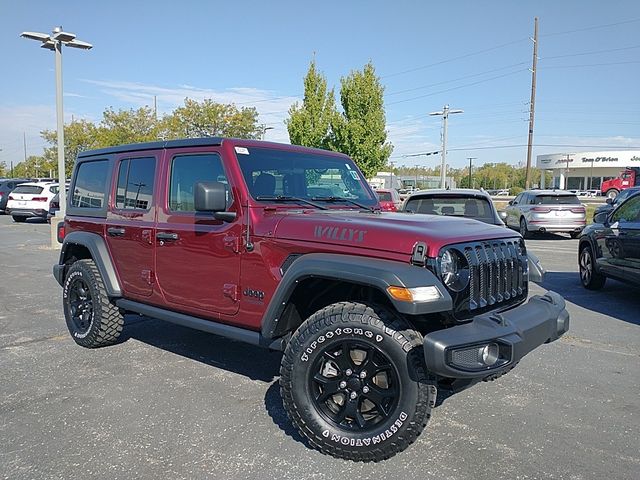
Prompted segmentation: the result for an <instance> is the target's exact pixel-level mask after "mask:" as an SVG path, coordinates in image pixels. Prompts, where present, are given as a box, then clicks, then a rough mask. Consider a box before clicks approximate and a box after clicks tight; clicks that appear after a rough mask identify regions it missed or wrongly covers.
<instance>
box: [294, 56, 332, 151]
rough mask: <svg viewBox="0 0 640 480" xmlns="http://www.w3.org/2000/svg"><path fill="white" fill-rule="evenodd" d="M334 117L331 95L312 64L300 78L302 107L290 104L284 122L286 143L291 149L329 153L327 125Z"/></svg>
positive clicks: (328, 129) (329, 126) (324, 80)
mask: <svg viewBox="0 0 640 480" xmlns="http://www.w3.org/2000/svg"><path fill="white" fill-rule="evenodd" d="M337 115H338V112H337V110H336V102H335V94H334V91H333V89H331V91H327V80H326V78H325V77H324V76H323V75H321V74H320V73H319V72H318V71H317V70H316V62H315V60H312V61H311V64H310V65H309V70H308V71H307V75H306V76H305V77H304V99H303V101H302V105H300V104H299V103H298V102H296V103H294V104H293V105H292V106H291V108H290V109H289V118H288V119H287V120H286V121H285V124H286V125H287V130H288V131H289V141H291V143H292V144H294V145H302V146H305V147H315V148H325V149H331V148H332V143H333V142H332V141H331V125H332V123H334V121H335V119H336V117H337Z"/></svg>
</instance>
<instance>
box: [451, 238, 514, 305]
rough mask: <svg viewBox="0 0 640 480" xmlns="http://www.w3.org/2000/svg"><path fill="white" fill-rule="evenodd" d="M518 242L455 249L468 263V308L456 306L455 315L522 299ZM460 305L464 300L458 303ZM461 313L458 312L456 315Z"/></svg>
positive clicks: (476, 243)
mask: <svg viewBox="0 0 640 480" xmlns="http://www.w3.org/2000/svg"><path fill="white" fill-rule="evenodd" d="M519 242H520V240H517V239H513V240H491V241H486V242H474V243H470V244H466V245H461V246H460V247H459V249H460V251H461V252H462V253H463V254H464V256H465V258H466V259H467V262H468V263H469V287H468V289H467V292H466V293H467V295H468V297H467V298H468V304H467V305H468V306H467V305H464V307H466V308H464V307H463V305H460V307H463V308H460V309H459V310H458V311H459V313H464V310H467V311H468V312H469V313H472V312H473V313H476V310H482V309H484V308H486V307H491V306H494V305H496V306H497V305H500V304H502V303H508V302H509V301H515V300H517V299H519V297H522V295H523V294H525V295H526V293H527V287H526V278H525V269H524V265H525V263H524V262H527V257H526V254H523V253H521V250H520V245H519ZM461 300H463V303H466V301H465V300H467V299H461ZM460 310H462V311H460Z"/></svg>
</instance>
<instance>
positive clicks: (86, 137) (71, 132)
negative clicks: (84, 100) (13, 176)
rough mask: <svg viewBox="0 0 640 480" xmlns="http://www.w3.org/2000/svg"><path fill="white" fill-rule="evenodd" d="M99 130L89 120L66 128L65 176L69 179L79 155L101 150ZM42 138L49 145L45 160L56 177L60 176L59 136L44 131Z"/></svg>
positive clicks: (77, 122)
mask: <svg viewBox="0 0 640 480" xmlns="http://www.w3.org/2000/svg"><path fill="white" fill-rule="evenodd" d="M97 133H98V128H97V127H96V126H95V124H93V123H92V122H90V121H88V120H75V121H73V122H71V123H68V124H66V125H65V126H64V157H65V175H66V177H67V178H68V177H69V176H70V175H71V172H72V171H73V165H74V163H75V160H76V157H77V156H78V153H80V152H82V151H84V150H91V149H94V148H99V147H101V146H106V145H101V144H100V143H99V142H98V138H97ZM40 136H41V137H42V138H43V139H44V140H45V141H46V142H47V143H48V144H49V146H48V147H46V148H45V150H44V159H45V162H46V163H47V165H49V168H51V169H53V171H54V172H55V173H54V177H57V176H58V134H57V132H56V131H55V130H43V131H42V132H40Z"/></svg>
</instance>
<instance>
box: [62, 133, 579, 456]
mask: <svg viewBox="0 0 640 480" xmlns="http://www.w3.org/2000/svg"><path fill="white" fill-rule="evenodd" d="M59 238H63V246H62V250H61V253H60V260H59V262H58V264H57V265H55V266H54V269H53V271H54V275H55V277H56V279H57V281H58V282H59V283H60V285H61V286H62V288H63V306H64V315H65V319H66V323H67V326H68V328H69V331H70V333H71V335H72V336H73V339H74V340H75V341H76V343H78V344H79V345H81V346H83V347H88V348H94V347H102V346H105V345H110V344H113V343H115V342H117V340H118V337H119V335H120V334H121V332H122V329H123V324H124V318H123V316H124V314H125V313H127V312H134V313H137V314H141V315H147V316H150V317H154V318H158V319H162V320H166V321H169V322H174V323H177V324H180V325H185V326H189V327H193V328H196V329H199V330H202V331H205V332H209V333H214V334H217V335H222V336H225V337H228V338H230V339H233V340H238V341H242V342H247V343H250V344H253V345H259V346H263V347H267V348H270V349H273V350H280V351H283V356H282V364H281V370H280V374H281V377H280V386H281V395H282V399H283V403H284V407H285V409H286V410H287V412H288V415H289V417H290V419H291V421H292V422H293V424H294V425H295V426H296V427H297V429H298V430H299V431H300V433H301V434H302V435H303V436H304V437H305V438H306V439H307V440H308V442H309V444H311V445H312V446H314V447H316V448H318V449H319V450H321V451H322V452H324V453H327V454H330V455H333V456H336V457H341V458H345V459H350V460H358V461H378V460H382V459H385V458H388V457H391V456H392V455H394V454H396V453H398V452H400V451H402V450H404V449H405V448H407V446H408V445H410V444H411V443H412V442H414V441H415V440H416V438H417V437H418V435H419V434H420V432H421V431H422V429H423V428H424V427H425V426H426V423H427V421H428V419H429V417H430V415H431V409H432V408H433V407H434V406H435V405H436V395H437V389H445V391H454V392H455V391H459V390H460V389H463V388H466V387H469V386H471V385H473V384H474V383H476V382H478V381H481V380H493V379H495V378H497V377H499V376H501V375H502V374H504V373H506V372H507V371H509V370H510V369H512V368H513V367H514V366H515V365H516V364H517V363H518V361H519V360H520V359H521V358H522V357H523V356H525V355H526V354H527V353H528V352H530V351H532V350H533V349H535V348H537V347H538V346H539V345H541V344H543V343H548V342H551V341H554V340H556V339H558V338H559V337H560V336H561V335H562V334H563V333H565V332H566V331H567V330H568V328H569V314H568V313H567V311H566V309H565V302H564V300H563V299H562V297H560V296H559V295H558V294H556V293H554V292H547V293H546V294H544V295H542V296H534V297H532V298H531V299H529V300H528V301H527V296H528V281H529V278H528V276H529V271H528V262H527V253H526V250H525V244H524V242H523V240H522V238H521V237H520V236H519V235H518V234H517V233H515V232H511V231H508V230H505V229H504V228H501V227H497V226H493V225H489V224H486V223H481V222H477V221H475V220H468V219H464V218H447V217H443V216H435V215H434V216H429V215H412V214H403V213H382V212H381V211H380V208H379V205H378V201H377V199H376V196H375V194H374V193H373V191H372V190H371V189H370V187H369V186H368V185H367V182H366V179H365V178H364V176H363V175H362V173H361V172H360V171H359V170H358V168H357V167H356V165H355V164H354V162H353V161H352V160H351V159H350V158H349V157H347V156H345V155H342V154H338V153H333V152H326V151H322V150H315V149H309V148H302V147H297V146H292V145H280V144H275V143H267V142H259V141H249V140H238V139H226V138H225V139H221V138H206V139H191V140H175V141H167V142H154V143H145V144H138V145H125V146H119V147H114V148H108V149H103V150H95V151H88V152H84V153H81V154H80V155H79V156H78V159H77V162H76V165H75V170H74V173H73V178H72V181H71V188H70V195H69V200H68V210H67V216H66V218H65V221H64V222H63V223H61V224H60V230H59ZM248 361H250V360H248Z"/></svg>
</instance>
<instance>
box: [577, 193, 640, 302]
mask: <svg viewBox="0 0 640 480" xmlns="http://www.w3.org/2000/svg"><path fill="white" fill-rule="evenodd" d="M626 191H628V190H623V191H622V192H620V194H619V195H618V197H616V198H619V197H620V196H621V195H622V194H623V193H624V192H626ZM578 269H579V271H580V282H581V283H582V286H583V287H585V288H587V289H589V290H598V289H600V288H602V287H603V286H604V284H605V281H606V280H607V278H608V277H611V278H615V279H617V280H621V281H624V282H628V283H632V284H634V285H638V286H640V191H638V190H636V191H634V192H633V193H632V194H631V195H628V196H627V198H626V199H625V200H624V201H622V202H619V203H618V204H617V206H616V207H615V209H614V210H613V211H610V212H604V211H603V212H600V213H598V215H596V218H595V223H593V224H591V225H589V226H588V227H586V228H585V229H584V231H583V232H582V235H581V237H580V243H579V245H578Z"/></svg>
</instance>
